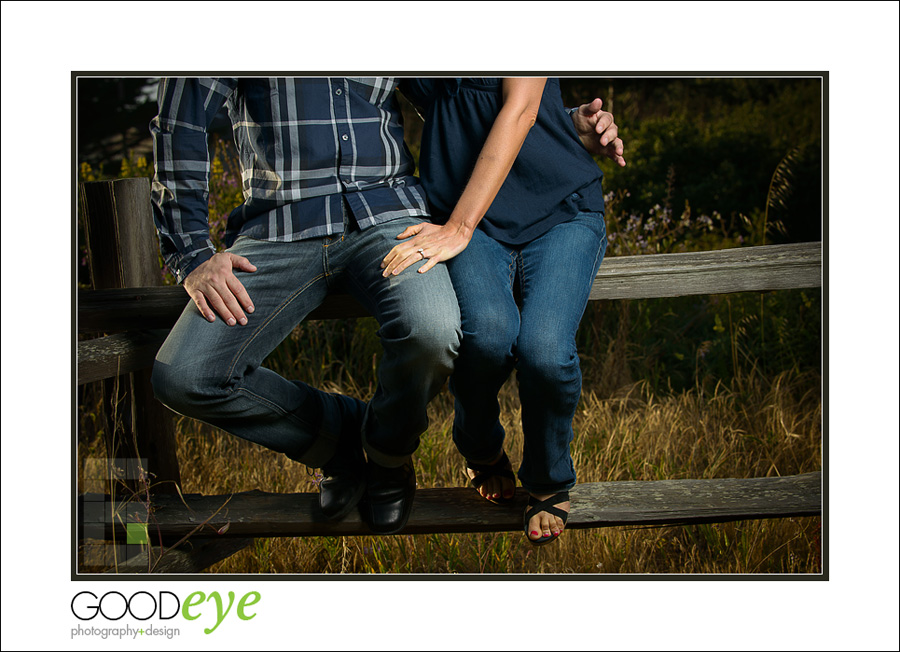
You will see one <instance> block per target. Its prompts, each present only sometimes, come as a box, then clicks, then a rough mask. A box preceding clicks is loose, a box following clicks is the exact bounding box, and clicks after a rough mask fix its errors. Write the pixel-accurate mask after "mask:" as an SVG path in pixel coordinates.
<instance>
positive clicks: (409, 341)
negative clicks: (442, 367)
mask: <svg viewBox="0 0 900 652" xmlns="http://www.w3.org/2000/svg"><path fill="white" fill-rule="evenodd" d="M405 339H406V346H407V347H409V349H410V351H411V352H414V355H415V357H417V358H419V359H426V360H434V361H436V362H437V363H438V364H452V361H453V360H454V359H455V358H456V357H457V355H458V354H459V347H460V342H461V341H462V332H461V330H460V326H459V316H458V315H455V316H454V315H445V316H443V318H441V317H437V318H435V319H430V320H427V321H419V322H416V323H414V324H412V325H411V326H410V328H409V332H408V335H407V337H406V338H405Z"/></svg>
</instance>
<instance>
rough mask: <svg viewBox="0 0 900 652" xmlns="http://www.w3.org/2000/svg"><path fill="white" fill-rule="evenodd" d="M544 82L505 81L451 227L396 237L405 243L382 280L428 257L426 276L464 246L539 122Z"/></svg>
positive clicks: (385, 264) (387, 261)
mask: <svg viewBox="0 0 900 652" xmlns="http://www.w3.org/2000/svg"><path fill="white" fill-rule="evenodd" d="M546 81H547V79H546V78H545V77H539V78H528V79H510V78H507V79H504V80H503V106H502V107H501V109H500V112H499V113H498V114H497V118H496V119H495V120H494V124H493V126H492V127H491V130H490V133H489V134H488V137H487V140H486V141H485V143H484V147H483V148H482V150H481V154H479V156H478V161H477V162H476V163H475V168H474V169H473V170H472V176H471V178H470V179H469V183H467V184H466V188H465V190H464V191H463V194H462V196H461V197H460V199H459V202H457V204H456V207H455V208H454V209H453V212H452V213H451V214H450V218H449V219H448V220H447V223H446V224H444V225H441V226H439V225H436V224H428V223H422V224H417V225H415V226H411V227H409V228H408V229H406V230H405V231H403V233H401V234H400V235H398V236H397V239H399V240H404V242H402V243H401V244H398V245H397V246H396V247H394V248H393V249H392V250H391V251H390V252H389V253H388V255H387V256H385V258H384V260H383V261H382V263H381V266H382V268H383V269H384V272H382V275H383V276H390V275H391V274H399V273H400V272H402V271H403V270H404V269H406V268H407V267H409V266H410V265H412V264H413V263H415V262H417V261H419V260H422V259H423V258H427V259H428V262H427V263H425V264H424V265H422V266H421V267H420V268H419V272H420V273H425V272H427V271H428V270H429V269H431V268H432V267H434V266H435V265H436V264H438V263H439V262H441V261H444V260H449V259H450V258H453V257H454V256H456V255H457V254H459V253H460V252H461V251H462V250H463V249H465V248H466V246H467V245H468V244H469V241H470V240H471V239H472V234H473V233H474V232H475V228H476V227H477V226H478V223H479V222H480V221H481V219H482V218H483V217H484V214H485V213H487V210H488V208H490V205H491V202H493V201H494V198H495V197H496V196H497V193H498V192H499V191H500V187H501V186H502V185H503V182H504V181H505V180H506V175H507V174H509V171H510V169H511V168H512V166H513V163H514V162H515V160H516V156H518V154H519V150H520V149H522V143H524V142H525V137H526V136H527V135H528V132H529V130H530V129H531V127H532V126H533V125H534V122H535V120H536V119H537V113H538V109H539V108H540V105H541V97H542V95H543V92H544V85H545V84H546ZM420 249H421V250H422V251H421V253H420V252H419V250H420Z"/></svg>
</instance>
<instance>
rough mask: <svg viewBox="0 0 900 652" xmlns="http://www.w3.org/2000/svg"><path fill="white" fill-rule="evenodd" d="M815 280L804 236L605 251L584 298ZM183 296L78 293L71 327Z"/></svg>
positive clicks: (320, 313) (355, 307)
mask: <svg viewBox="0 0 900 652" xmlns="http://www.w3.org/2000/svg"><path fill="white" fill-rule="evenodd" d="M821 284H822V244H821V243H820V242H807V243H802V244H791V245H769V246H765V247H744V248H740V249H722V250H719V251H704V252H698V253H681V254H653V255H648V256H619V257H615V258H607V259H606V260H605V261H604V262H603V265H602V266H601V267H600V271H599V272H598V274H597V277H596V279H595V280H594V286H593V289H592V290H591V300H594V301H595V300H598V299H651V298H658V297H675V296H686V295H693V294H725V293H729V292H756V291H766V290H785V289H791V288H810V287H820V286H821ZM187 302H188V297H187V295H186V294H185V292H184V290H183V289H182V288H181V287H180V286H168V287H160V288H153V289H151V288H132V289H129V290H102V291H84V292H80V293H79V295H78V330H79V332H82V333H87V332H99V331H103V332H115V331H120V330H129V329H132V328H141V329H146V328H163V327H171V326H172V325H173V324H174V323H175V321H176V320H177V319H178V316H179V315H180V314H181V311H182V310H183V309H184V306H185V304H186V303H187ZM366 316H368V313H367V312H366V311H365V309H364V308H363V307H362V306H361V305H360V304H359V303H358V302H356V300H354V299H353V298H352V297H350V296H347V295H333V296H331V297H329V298H328V299H327V300H326V302H325V303H324V304H322V306H321V307H320V308H318V309H317V310H315V311H314V312H313V313H312V314H310V316H309V319H341V318H349V317H366Z"/></svg>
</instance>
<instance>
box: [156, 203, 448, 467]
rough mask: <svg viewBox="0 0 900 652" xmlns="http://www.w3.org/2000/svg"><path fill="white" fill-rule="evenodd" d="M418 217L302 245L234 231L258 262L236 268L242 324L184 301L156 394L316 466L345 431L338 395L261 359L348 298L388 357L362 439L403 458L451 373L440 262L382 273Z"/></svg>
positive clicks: (375, 452) (376, 454)
mask: <svg viewBox="0 0 900 652" xmlns="http://www.w3.org/2000/svg"><path fill="white" fill-rule="evenodd" d="M419 221H420V220H416V219H411V218H404V219H397V220H393V221H391V222H388V223H386V224H381V225H377V226H374V227H371V228H368V229H365V230H360V229H358V228H356V226H355V225H353V226H348V225H347V224H346V223H345V228H344V232H343V233H342V234H340V235H334V236H329V237H324V238H316V239H312V240H301V241H297V242H269V241H263V240H254V239H251V238H248V237H240V238H238V240H237V241H236V242H235V244H234V246H233V247H232V248H231V249H229V251H230V252H232V253H234V254H238V255H240V256H245V257H246V258H247V259H249V260H250V262H251V263H253V264H254V265H256V267H257V271H255V272H252V273H244V272H238V277H239V279H240V281H241V283H243V285H244V287H245V288H246V289H247V292H248V293H249V295H250V298H251V300H252V302H253V306H254V309H255V310H254V312H253V313H252V314H248V315H247V319H248V323H247V325H246V326H240V325H236V326H227V325H226V324H225V323H224V322H223V321H222V320H221V319H220V318H218V317H217V318H216V320H215V321H214V322H212V323H210V322H208V321H206V319H204V318H203V317H202V316H201V315H200V312H199V310H198V309H197V308H196V306H195V305H194V304H193V302H191V303H190V304H188V306H187V307H186V308H185V310H184V312H183V313H182V315H181V317H180V318H179V320H178V323H177V324H176V325H175V327H174V328H173V329H172V332H171V334H170V335H169V337H168V339H167V340H166V341H165V343H164V344H163V346H162V348H161V349H160V351H159V353H158V355H157V357H156V364H155V365H154V368H153V386H154V390H155V392H156V394H157V396H158V398H159V399H160V400H161V401H162V402H163V403H164V404H166V405H168V406H169V407H171V408H172V409H173V410H175V411H176V412H179V413H181V414H184V415H186V416H190V417H194V418H196V419H200V420H202V421H205V422H207V423H210V424H212V425H214V426H217V427H219V428H222V429H224V430H226V431H228V432H230V433H232V434H234V435H237V436H239V437H242V438H244V439H248V440H250V441H252V442H256V443H258V444H261V445H263V446H266V447H268V448H272V449H274V450H277V451H280V452H282V453H284V454H286V455H288V456H289V457H291V458H292V459H295V460H298V461H301V462H303V463H305V464H307V465H308V466H312V467H321V466H322V465H323V464H325V463H326V462H328V460H329V459H330V458H331V457H332V456H333V455H334V453H335V450H336V446H337V440H338V437H339V434H340V431H341V421H342V419H341V414H342V410H341V406H340V400H339V399H338V398H336V397H335V396H334V395H331V394H327V393H325V392H322V391H319V390H316V389H314V388H312V387H310V386H309V385H306V384H304V383H302V382H299V381H293V380H287V379H285V378H283V377H282V376H280V375H279V374H277V373H275V372H273V371H271V370H269V369H266V368H264V367H262V366H260V365H261V364H262V362H263V360H264V359H265V357H266V356H267V355H268V354H269V353H270V352H271V351H272V350H273V349H274V348H275V347H276V346H277V345H278V344H279V343H280V342H281V341H282V340H284V339H285V338H286V337H287V336H288V335H289V334H290V332H291V331H292V330H293V329H294V327H295V326H296V325H297V324H299V323H300V322H301V321H302V320H303V319H304V318H305V317H306V316H307V315H308V314H309V313H310V311H312V310H313V309H314V308H316V307H318V306H319V305H320V304H321V303H322V301H323V299H324V298H325V296H326V294H328V293H329V292H331V291H334V290H339V291H345V292H347V293H349V294H352V295H353V296H354V297H356V299H358V300H359V301H360V303H362V305H363V306H364V307H365V308H366V309H368V310H369V311H370V313H371V314H372V315H373V316H374V317H375V318H376V319H377V320H378V322H379V324H380V329H379V331H378V334H379V336H380V338H381V343H382V345H383V348H384V355H383V357H382V360H381V364H380V365H379V368H378V386H377V389H376V391H375V395H374V397H373V398H372V400H371V402H370V403H369V406H368V410H367V413H366V427H365V428H364V436H363V438H364V445H365V448H366V451H367V453H368V454H369V457H370V458H371V459H373V460H374V461H376V462H377V463H379V464H381V465H383V466H389V467H396V466H400V465H402V464H403V463H404V462H405V461H406V460H407V459H408V458H409V456H410V455H412V453H413V452H414V451H415V450H416V448H417V447H418V444H419V435H420V434H421V433H422V432H424V431H425V429H426V427H427V425H428V418H427V416H426V412H425V408H426V406H427V405H428V402H429V401H430V400H431V399H432V398H433V397H434V395H435V394H437V392H438V391H440V389H441V387H442V386H443V384H444V382H445V381H446V379H447V377H448V376H449V375H450V372H451V371H452V369H453V360H454V358H455V357H456V354H457V351H458V348H459V341H460V330H459V308H458V306H457V302H456V296H455V294H454V292H453V287H452V285H451V283H450V279H449V276H448V274H447V269H446V267H445V266H444V265H438V266H436V267H435V268H434V269H432V270H430V271H429V272H428V273H427V274H418V273H416V269H417V267H418V266H413V267H410V268H408V269H407V270H404V272H403V273H401V274H399V275H397V276H394V277H391V278H383V277H382V276H381V271H382V270H381V268H380V266H379V264H380V262H381V260H382V259H383V258H384V256H385V255H386V254H387V253H388V252H389V251H390V250H391V248H392V247H393V246H394V245H395V244H396V243H397V240H396V239H395V238H396V236H397V235H398V234H399V233H400V232H402V231H403V230H404V229H405V228H406V227H407V226H409V225H410V224H414V223H416V222H419Z"/></svg>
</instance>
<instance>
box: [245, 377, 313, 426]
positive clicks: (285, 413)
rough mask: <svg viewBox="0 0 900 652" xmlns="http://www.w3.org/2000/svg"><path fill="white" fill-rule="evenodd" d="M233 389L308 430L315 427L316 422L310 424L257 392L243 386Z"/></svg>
mask: <svg viewBox="0 0 900 652" xmlns="http://www.w3.org/2000/svg"><path fill="white" fill-rule="evenodd" d="M234 391H235V393H237V392H240V393H241V394H244V395H246V396H248V397H249V398H251V399H255V400H256V401H257V402H259V403H260V404H261V405H265V406H266V407H269V408H271V409H273V410H275V411H276V412H278V413H279V414H280V415H282V416H284V417H287V418H288V419H290V420H291V421H294V422H296V423H297V424H298V425H301V426H304V427H306V428H309V429H310V430H312V429H314V428H316V427H317V424H311V423H309V422H307V421H306V420H304V419H301V418H300V417H298V416H297V415H296V414H294V413H293V412H290V411H288V410H285V409H284V408H283V407H281V406H280V405H278V404H277V403H273V402H272V401H270V400H268V399H266V398H265V397H263V396H260V395H259V394H256V393H254V392H251V391H250V390H249V389H245V388H243V387H238V388H237V389H236V390H234Z"/></svg>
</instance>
